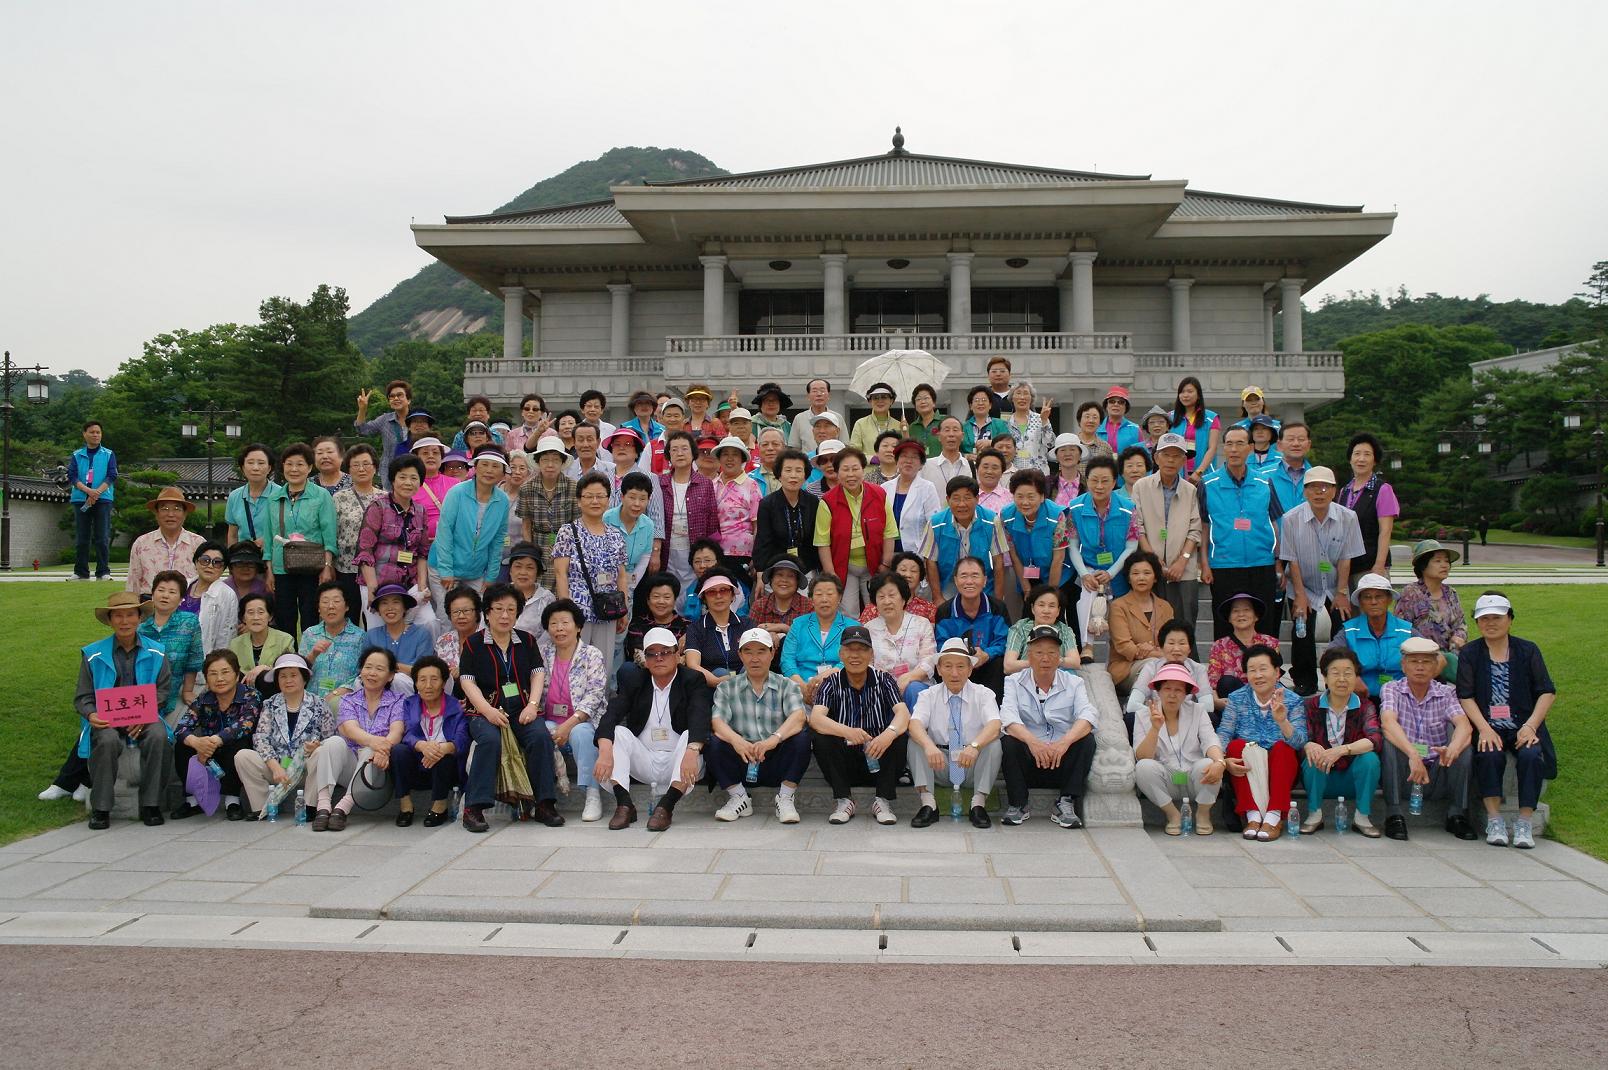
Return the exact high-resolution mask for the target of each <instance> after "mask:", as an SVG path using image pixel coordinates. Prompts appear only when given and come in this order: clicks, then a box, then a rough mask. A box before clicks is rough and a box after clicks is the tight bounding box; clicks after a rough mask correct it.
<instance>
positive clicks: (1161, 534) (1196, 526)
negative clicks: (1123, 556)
mask: <svg viewBox="0 0 1608 1070" xmlns="http://www.w3.org/2000/svg"><path fill="white" fill-rule="evenodd" d="M1188 456H1189V452H1188V446H1187V443H1185V442H1184V436H1183V435H1174V434H1171V433H1169V434H1165V435H1162V436H1161V438H1160V439H1158V440H1157V441H1156V451H1155V458H1156V470H1155V471H1154V472H1152V473H1150V474H1149V475H1147V476H1142V477H1140V478H1139V479H1137V480H1135V481H1134V484H1133V488H1132V497H1133V505H1134V519H1135V520H1136V521H1137V522H1138V526H1139V548H1140V549H1141V550H1144V551H1146V552H1147V553H1152V554H1155V555H1156V556H1157V557H1158V558H1160V559H1161V576H1160V577H1158V578H1159V579H1160V580H1161V592H1160V593H1161V594H1162V596H1163V597H1164V598H1166V599H1167V604H1168V605H1170V606H1172V611H1173V619H1174V620H1177V621H1181V622H1183V623H1184V624H1186V625H1188V627H1189V634H1190V637H1191V639H1190V641H1191V642H1192V643H1193V642H1194V638H1193V637H1194V635H1195V618H1196V616H1197V615H1198V614H1199V611H1200V563H1199V562H1198V561H1196V559H1195V555H1196V552H1197V551H1198V550H1199V549H1200V492H1199V491H1198V490H1196V488H1195V484H1193V483H1191V482H1190V481H1189V480H1187V479H1185V478H1184V475H1183V469H1184V461H1185V460H1186V459H1187V458H1188Z"/></svg>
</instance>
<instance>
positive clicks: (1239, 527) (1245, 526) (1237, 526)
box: [1234, 516, 1251, 531]
mask: <svg viewBox="0 0 1608 1070" xmlns="http://www.w3.org/2000/svg"><path fill="white" fill-rule="evenodd" d="M1234 530H1235V531H1250V530H1251V518H1250V517H1248V516H1237V517H1235V518H1234Z"/></svg>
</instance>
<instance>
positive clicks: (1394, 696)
mask: <svg viewBox="0 0 1608 1070" xmlns="http://www.w3.org/2000/svg"><path fill="white" fill-rule="evenodd" d="M1439 659H1440V648H1439V647H1437V646H1436V645H1435V642H1434V640H1432V639H1425V638H1423V637H1421V636H1416V635H1415V636H1413V637H1412V638H1410V639H1405V640H1403V641H1402V644H1401V672H1402V678H1401V679H1400V680H1392V681H1390V682H1389V683H1388V684H1385V685H1384V687H1383V688H1381V689H1380V691H1381V694H1380V696H1379V727H1380V729H1381V730H1382V731H1383V732H1384V736H1385V748H1384V754H1382V755H1381V756H1380V757H1381V760H1382V763H1383V766H1384V774H1383V777H1382V778H1381V779H1382V783H1381V786H1382V787H1383V788H1384V790H1385V835H1386V836H1388V837H1390V838H1391V839H1393V840H1405V839H1406V838H1407V817H1406V803H1407V796H1408V794H1409V793H1410V792H1411V791H1412V786H1413V785H1415V784H1416V785H1418V786H1420V787H1422V788H1423V797H1424V798H1426V799H1445V800H1446V804H1447V812H1446V831H1447V832H1449V833H1451V834H1452V835H1453V836H1456V837H1457V838H1458V839H1460V840H1472V839H1476V838H1477V834H1476V833H1475V832H1474V828H1473V826H1472V825H1470V824H1469V821H1468V782H1469V773H1470V771H1471V770H1472V769H1473V768H1474V749H1473V748H1472V747H1470V746H1469V744H1470V743H1471V742H1473V739H1474V731H1473V729H1472V728H1471V727H1470V725H1469V723H1468V717H1467V716H1466V715H1465V714H1464V713H1463V708H1462V707H1461V706H1459V705H1458V703H1457V689H1456V688H1454V687H1453V686H1452V685H1451V684H1443V683H1441V682H1440V681H1439V680H1436V679H1435V673H1436V671H1437V670H1436V665H1437V664H1438V663H1439Z"/></svg>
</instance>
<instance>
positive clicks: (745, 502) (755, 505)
mask: <svg viewBox="0 0 1608 1070" xmlns="http://www.w3.org/2000/svg"><path fill="white" fill-rule="evenodd" d="M759 499H760V493H759V484H758V483H756V482H754V481H753V480H752V479H750V478H749V477H748V476H746V475H745V476H742V477H741V478H739V479H737V480H735V481H733V482H730V483H728V482H726V479H725V477H721V478H719V479H716V480H715V520H716V523H717V524H718V525H719V528H720V548H721V549H722V550H725V551H726V553H727V554H729V555H731V556H732V557H751V556H753V553H754V524H755V523H756V522H757V520H758V518H759Z"/></svg>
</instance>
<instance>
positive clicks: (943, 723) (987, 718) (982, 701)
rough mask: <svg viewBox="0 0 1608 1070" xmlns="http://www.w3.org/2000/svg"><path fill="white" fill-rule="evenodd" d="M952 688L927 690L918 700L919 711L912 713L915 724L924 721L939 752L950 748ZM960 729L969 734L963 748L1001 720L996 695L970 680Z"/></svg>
mask: <svg viewBox="0 0 1608 1070" xmlns="http://www.w3.org/2000/svg"><path fill="white" fill-rule="evenodd" d="M951 694H953V692H952V691H950V690H949V685H948V684H944V683H940V684H937V685H935V686H933V687H929V688H927V690H925V691H923V692H922V693H921V695H920V696H919V697H918V698H917V699H916V708H915V709H913V710H911V711H910V719H911V720H912V721H920V722H921V726H922V727H923V728H925V729H926V730H927V735H928V736H930V737H931V738H932V741H933V743H934V744H935V745H936V746H937V747H938V748H939V749H941V750H942V749H947V748H948V746H949V696H950V695H951ZM960 709H961V712H960V726H961V730H962V731H963V732H964V733H965V736H964V738H962V739H961V740H960V745H961V746H963V747H964V746H965V745H966V744H968V743H970V742H971V741H972V740H974V739H976V738H977V737H978V735H979V734H981V732H982V730H983V728H984V726H986V725H987V724H989V722H991V721H998V720H999V719H1000V715H999V703H998V702H996V701H995V700H994V692H993V691H991V690H989V689H988V688H986V687H984V686H982V685H981V684H975V683H973V682H972V681H970V680H967V681H966V683H965V684H964V685H963V686H962V687H961V690H960Z"/></svg>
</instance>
